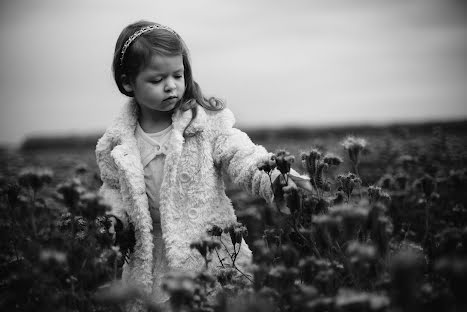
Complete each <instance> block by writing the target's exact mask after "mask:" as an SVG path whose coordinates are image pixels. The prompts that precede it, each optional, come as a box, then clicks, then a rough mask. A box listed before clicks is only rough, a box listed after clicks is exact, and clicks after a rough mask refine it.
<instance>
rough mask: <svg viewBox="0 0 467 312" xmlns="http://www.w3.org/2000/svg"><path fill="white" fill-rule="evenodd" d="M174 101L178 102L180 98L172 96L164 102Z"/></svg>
mask: <svg viewBox="0 0 467 312" xmlns="http://www.w3.org/2000/svg"><path fill="white" fill-rule="evenodd" d="M173 100H178V97H176V96H170V97H168V98H165V99H164V101H173Z"/></svg>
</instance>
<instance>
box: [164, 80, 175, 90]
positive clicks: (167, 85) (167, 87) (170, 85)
mask: <svg viewBox="0 0 467 312" xmlns="http://www.w3.org/2000/svg"><path fill="white" fill-rule="evenodd" d="M175 88H176V85H175V81H174V80H173V79H172V78H168V79H167V82H166V83H165V91H172V90H173V89H175Z"/></svg>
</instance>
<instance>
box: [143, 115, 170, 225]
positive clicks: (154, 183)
mask: <svg viewBox="0 0 467 312" xmlns="http://www.w3.org/2000/svg"><path fill="white" fill-rule="evenodd" d="M172 129H173V126H172V125H170V126H169V127H167V128H165V129H164V130H162V131H159V132H155V133H146V132H144V130H143V129H142V128H141V126H140V125H139V123H138V124H137V126H136V132H135V135H136V141H137V143H138V148H139V151H140V155H141V163H142V165H143V168H144V182H145V184H146V195H147V196H148V203H149V211H150V213H151V217H152V221H153V223H160V212H159V201H160V188H161V184H162V179H163V177H164V163H165V155H166V154H167V146H168V144H167V143H168V140H169V138H170V133H171V131H172Z"/></svg>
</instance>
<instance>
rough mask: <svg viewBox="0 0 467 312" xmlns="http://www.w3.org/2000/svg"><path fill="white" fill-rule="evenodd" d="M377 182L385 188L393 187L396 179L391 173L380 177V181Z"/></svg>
mask: <svg viewBox="0 0 467 312" xmlns="http://www.w3.org/2000/svg"><path fill="white" fill-rule="evenodd" d="M376 184H377V185H378V186H380V187H382V188H385V189H393V188H394V186H395V180H394V177H393V176H392V175H391V174H385V175H383V176H382V177H381V178H380V179H379V181H378V183H376Z"/></svg>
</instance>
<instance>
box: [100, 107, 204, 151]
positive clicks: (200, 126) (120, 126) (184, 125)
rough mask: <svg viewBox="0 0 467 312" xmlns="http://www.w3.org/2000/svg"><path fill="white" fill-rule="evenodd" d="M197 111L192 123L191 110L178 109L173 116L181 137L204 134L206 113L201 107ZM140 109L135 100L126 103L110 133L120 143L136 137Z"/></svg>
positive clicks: (173, 122) (109, 130)
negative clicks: (198, 133)
mask: <svg viewBox="0 0 467 312" xmlns="http://www.w3.org/2000/svg"><path fill="white" fill-rule="evenodd" d="M195 109H196V117H195V118H194V119H193V121H192V122H191V123H190V121H191V119H192V117H193V112H192V110H191V109H189V110H187V111H182V110H180V109H178V110H177V111H176V112H175V113H174V114H173V115H172V124H173V128H174V130H175V131H176V132H178V133H179V134H180V135H183V134H186V135H187V136H193V135H195V134H196V133H197V132H202V131H203V130H204V128H205V126H206V118H207V115H206V112H205V111H204V109H203V108H202V107H200V106H199V105H198V106H197V107H196V108H195ZM138 114H139V107H138V105H137V104H136V102H135V101H134V99H132V100H130V101H128V102H127V103H125V105H124V107H123V109H122V110H121V112H120V114H119V115H118V117H117V119H116V120H115V122H114V124H113V125H112V126H111V127H110V128H109V129H108V132H109V133H111V135H112V136H113V137H114V139H116V140H115V141H116V142H118V143H124V142H125V140H126V139H128V138H129V137H132V136H134V132H135V129H136V124H137V122H138Z"/></svg>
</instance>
